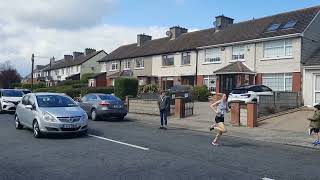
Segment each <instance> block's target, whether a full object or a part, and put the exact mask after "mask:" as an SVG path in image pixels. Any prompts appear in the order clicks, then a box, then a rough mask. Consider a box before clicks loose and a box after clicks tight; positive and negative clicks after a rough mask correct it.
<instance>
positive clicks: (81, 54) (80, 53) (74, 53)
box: [73, 51, 84, 60]
mask: <svg viewBox="0 0 320 180" xmlns="http://www.w3.org/2000/svg"><path fill="white" fill-rule="evenodd" d="M83 55H84V53H83V52H77V51H74V52H73V60H76V59H77V58H78V57H80V56H83Z"/></svg>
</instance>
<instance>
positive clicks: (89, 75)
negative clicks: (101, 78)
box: [80, 73, 94, 83]
mask: <svg viewBox="0 0 320 180" xmlns="http://www.w3.org/2000/svg"><path fill="white" fill-rule="evenodd" d="M93 76H94V73H86V74H82V75H81V80H80V81H81V83H88V80H89V79H90V78H92V77H93Z"/></svg>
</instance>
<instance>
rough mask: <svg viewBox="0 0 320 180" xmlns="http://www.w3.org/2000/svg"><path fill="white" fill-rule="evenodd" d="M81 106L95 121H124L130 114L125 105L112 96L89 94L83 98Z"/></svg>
mask: <svg viewBox="0 0 320 180" xmlns="http://www.w3.org/2000/svg"><path fill="white" fill-rule="evenodd" d="M79 105H80V107H82V109H83V110H85V111H86V112H87V114H88V115H89V117H90V118H91V119H92V120H93V121H95V120H98V119H100V118H102V117H117V118H120V119H123V118H124V117H125V116H126V115H127V113H128V111H127V109H126V107H125V106H124V103H123V102H122V101H121V100H120V99H119V98H117V97H115V96H113V95H110V94H98V93H97V94H87V95H85V96H84V97H82V99H81V101H80V102H79Z"/></svg>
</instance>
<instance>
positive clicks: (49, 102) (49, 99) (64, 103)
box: [36, 95, 78, 107]
mask: <svg viewBox="0 0 320 180" xmlns="http://www.w3.org/2000/svg"><path fill="white" fill-rule="evenodd" d="M36 97H37V102H38V106H39V107H76V106H78V105H77V104H76V103H74V101H73V100H71V99H70V98H68V97H66V96H60V95H37V96H36Z"/></svg>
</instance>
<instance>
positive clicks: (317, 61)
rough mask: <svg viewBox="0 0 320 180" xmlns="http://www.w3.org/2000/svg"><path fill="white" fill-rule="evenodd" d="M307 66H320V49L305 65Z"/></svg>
mask: <svg viewBox="0 0 320 180" xmlns="http://www.w3.org/2000/svg"><path fill="white" fill-rule="evenodd" d="M304 65H305V66H315V65H320V49H318V50H317V51H315V52H314V53H313V54H312V55H311V56H310V58H308V59H307V60H306V62H305V63H304Z"/></svg>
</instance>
